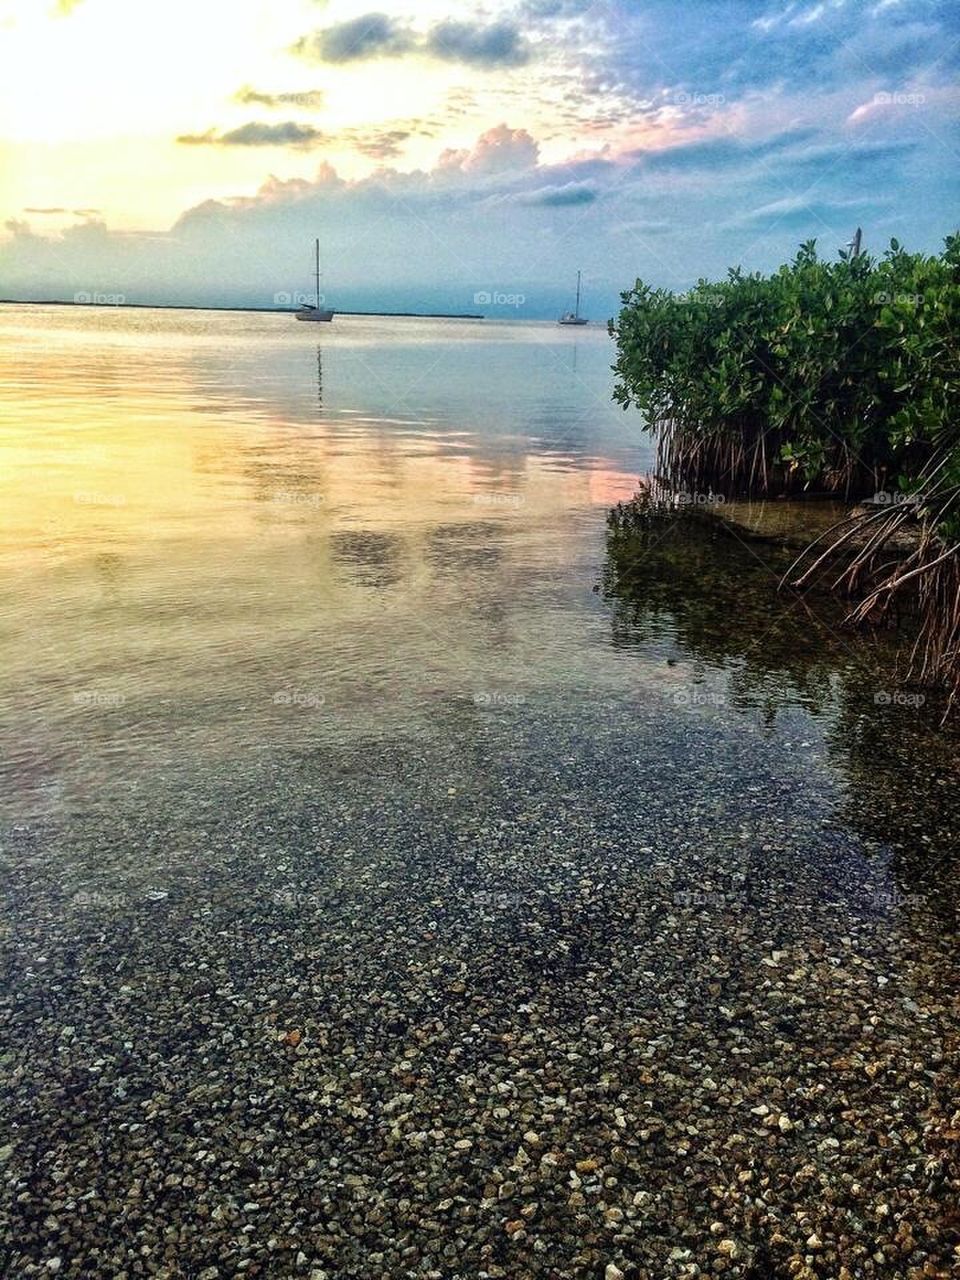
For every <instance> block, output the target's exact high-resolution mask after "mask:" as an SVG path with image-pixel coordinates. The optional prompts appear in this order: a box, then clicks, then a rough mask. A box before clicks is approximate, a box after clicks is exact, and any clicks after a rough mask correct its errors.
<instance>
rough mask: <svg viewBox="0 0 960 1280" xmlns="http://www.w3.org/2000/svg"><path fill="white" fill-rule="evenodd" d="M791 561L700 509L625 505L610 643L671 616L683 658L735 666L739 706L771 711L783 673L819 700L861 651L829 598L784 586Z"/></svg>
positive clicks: (624, 641) (646, 637) (813, 703)
mask: <svg viewBox="0 0 960 1280" xmlns="http://www.w3.org/2000/svg"><path fill="white" fill-rule="evenodd" d="M787 563H789V553H786V552H784V551H782V550H781V549H780V548H777V547H771V546H767V545H764V546H761V547H753V546H748V545H747V544H746V543H744V542H743V541H741V540H740V539H739V538H738V537H736V536H735V535H734V534H733V533H732V532H730V531H729V530H728V529H726V528H725V526H723V525H722V524H721V523H720V522H719V521H717V520H715V519H713V518H712V517H710V516H708V515H705V514H702V513H700V512H697V511H694V510H679V511H678V510H671V509H665V508H662V507H659V506H656V505H651V506H647V507H637V506H635V505H630V506H627V507H618V508H616V509H615V510H614V512H612V513H611V516H610V521H609V529H608V534H607V560H606V566H605V570H604V576H603V584H602V591H603V595H604V597H605V598H606V599H607V600H608V601H609V602H610V603H611V605H612V607H613V642H614V644H615V645H619V646H623V647H630V646H635V645H645V644H649V643H651V642H652V641H654V640H655V639H656V638H658V637H660V636H662V634H663V630H664V622H665V621H667V622H669V626H670V630H671V631H672V632H673V635H674V637H675V645H676V648H677V649H678V650H679V651H680V653H681V654H682V655H683V656H684V657H685V658H691V659H694V660H696V661H698V662H702V663H704V664H706V665H708V666H711V667H720V668H723V669H724V670H726V671H727V672H728V677H729V685H730V697H731V701H732V702H733V703H734V705H747V704H753V705H756V704H758V703H759V704H760V705H762V706H764V707H765V708H766V710H767V713H768V715H769V716H770V718H772V717H773V715H774V713H775V710H776V707H777V706H778V705H780V704H782V702H783V687H782V682H783V681H786V682H787V683H788V686H789V688H790V689H791V690H792V693H793V696H794V697H795V698H796V699H797V700H800V701H802V702H803V703H804V705H806V706H808V707H810V708H812V709H818V708H820V707H822V706H823V705H825V704H826V703H828V702H829V701H830V700H831V698H832V696H833V677H834V675H835V673H836V672H837V670H838V669H839V668H841V667H842V666H844V665H849V664H850V663H851V662H853V661H854V656H853V654H852V651H851V647H850V643H849V638H848V637H844V636H843V635H842V633H841V632H840V621H841V618H842V610H841V609H839V608H838V607H837V606H836V604H835V603H834V602H833V601H832V600H831V599H829V598H823V599H821V598H818V597H813V596H810V595H808V596H800V595H789V596H788V595H784V594H780V593H778V591H777V585H778V582H779V579H780V575H781V573H782V572H783V570H784V568H786V565H787ZM773 677H776V680H774V679H773Z"/></svg>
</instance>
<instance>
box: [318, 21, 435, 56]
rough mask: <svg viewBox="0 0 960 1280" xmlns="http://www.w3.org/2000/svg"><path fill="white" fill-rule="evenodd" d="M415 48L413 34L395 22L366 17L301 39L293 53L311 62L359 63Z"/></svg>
mask: <svg viewBox="0 0 960 1280" xmlns="http://www.w3.org/2000/svg"><path fill="white" fill-rule="evenodd" d="M415 45H416V40H415V38H414V36H413V33H412V32H411V31H410V29H409V28H408V27H405V26H403V25H402V24H401V23H399V22H398V21H397V20H396V19H395V18H391V17H389V16H388V15H387V14H385V13H365V14H362V15H361V16H360V17H359V18H351V19H349V21H347V22H338V23H336V24H334V25H333V26H331V27H325V28H324V29H323V30H322V31H315V32H313V33H312V34H311V35H308V36H303V37H301V39H299V40H298V41H297V42H296V44H295V45H294V46H293V52H294V53H297V54H299V55H300V57H302V58H307V59H308V60H310V61H314V62H360V61H362V60H364V59H367V58H383V57H392V56H395V55H397V54H401V53H406V52H408V51H409V50H410V49H413V48H414V47H415Z"/></svg>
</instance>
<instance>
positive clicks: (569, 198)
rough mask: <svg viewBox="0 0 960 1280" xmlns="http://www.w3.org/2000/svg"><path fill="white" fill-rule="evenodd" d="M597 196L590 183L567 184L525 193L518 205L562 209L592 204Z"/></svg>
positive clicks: (594, 188)
mask: <svg viewBox="0 0 960 1280" xmlns="http://www.w3.org/2000/svg"><path fill="white" fill-rule="evenodd" d="M598 195H599V192H598V191H597V189H596V187H594V186H592V185H591V184H590V183H586V182H567V183H565V184H564V185H563V186H559V187H540V188H539V189H538V190H536V191H528V192H525V193H524V195H523V196H522V197H521V198H520V203H521V204H529V205H541V206H544V207H546V208H557V209H562V208H564V207H565V206H567V205H578V204H593V202H594V200H596V199H597V198H598Z"/></svg>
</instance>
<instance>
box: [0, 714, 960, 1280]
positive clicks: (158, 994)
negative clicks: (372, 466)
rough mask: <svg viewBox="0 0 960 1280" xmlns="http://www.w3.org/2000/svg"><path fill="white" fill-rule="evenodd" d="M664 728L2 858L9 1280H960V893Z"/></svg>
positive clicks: (603, 723)
mask: <svg viewBox="0 0 960 1280" xmlns="http://www.w3.org/2000/svg"><path fill="white" fill-rule="evenodd" d="M657 714H659V712H658V711H657V710H656V709H655V708H651V709H644V708H640V709H639V710H638V709H636V708H631V709H629V713H628V710H627V709H626V708H624V707H622V706H610V707H602V706H601V707H597V706H596V705H594V706H593V707H591V709H590V712H589V715H588V714H587V712H586V711H585V708H584V707H583V706H579V707H578V706H571V705H567V706H566V707H554V708H550V714H549V715H547V714H546V712H545V710H539V709H538V710H536V711H532V710H531V709H530V708H529V707H528V708H527V709H526V711H525V713H524V714H523V715H520V713H519V712H512V711H504V712H502V713H498V714H497V715H495V716H490V717H488V718H487V720H486V722H485V723H484V724H483V725H482V726H481V728H480V730H479V731H478V732H477V733H476V734H475V735H474V736H473V737H472V738H471V739H470V743H469V745H468V744H467V740H466V739H464V740H463V741H462V742H461V744H460V745H461V755H460V756H459V757H455V756H452V755H451V753H450V752H449V751H448V750H441V749H440V744H434V745H431V744H424V743H420V744H416V745H414V744H408V745H407V747H406V748H405V749H404V750H402V751H401V750H386V749H384V748H383V746H382V744H381V745H379V746H377V747H376V752H375V758H376V762H377V767H376V770H375V771H373V770H371V767H370V761H371V751H373V750H374V748H373V746H372V745H371V747H370V748H369V749H368V750H366V751H364V752H357V753H355V754H351V753H345V752H344V753H340V754H339V755H338V756H336V758H332V757H331V758H329V759H319V758H316V757H314V758H310V759H305V760H303V761H301V762H300V763H299V765H298V766H297V767H294V766H293V765H292V764H290V763H289V762H288V763H287V764H285V765H284V766H283V768H282V769H281V768H279V767H276V768H274V769H273V770H272V771H271V770H268V771H266V772H264V773H263V774H261V775H260V776H257V777H253V776H251V777H247V778H244V779H240V780H238V779H236V778H234V779H231V780H230V781H229V782H227V781H225V780H224V781H222V783H221V785H220V789H219V790H218V791H217V790H215V789H211V787H210V786H209V785H207V786H206V787H205V788H204V789H203V790H202V791H198V792H197V793H196V794H192V793H190V792H189V791H184V792H182V793H181V794H180V795H179V797H178V799H177V798H175V797H174V795H173V794H171V795H169V796H166V797H164V796H161V795H159V794H154V795H153V796H152V798H151V800H150V803H149V804H147V803H146V802H143V803H142V804H141V805H139V806H137V805H134V804H133V803H132V802H131V803H130V804H129V805H128V806H127V810H126V811H125V812H124V813H122V814H120V813H118V812H117V811H116V810H115V809H112V808H111V807H110V806H103V807H101V808H99V809H94V810H91V811H90V812H89V813H87V814H85V815H77V816H74V817H72V818H71V820H70V821H69V822H64V821H61V820H59V819H58V818H57V817H56V816H55V815H54V816H52V817H49V818H48V819H47V820H45V821H34V822H26V823H12V824H10V825H9V826H8V827H7V828H6V829H5V838H4V842H3V864H4V866H3V870H4V879H5V882H6V884H7V886H8V907H7V911H6V913H5V928H4V951H5V961H6V972H7V981H6V983H5V985H4V989H3V997H2V1005H0V1017H2V1025H3V1028H4V1040H5V1043H6V1049H5V1052H4V1057H3V1067H4V1081H5V1083H4V1091H3V1134H4V1137H3V1142H2V1145H0V1162H2V1167H0V1185H2V1193H3V1208H2V1218H0V1234H2V1253H0V1259H2V1266H0V1270H2V1272H3V1274H5V1275H10V1276H16V1277H18V1278H19V1277H44V1276H51V1275H60V1276H63V1277H67V1276H70V1277H88V1276H97V1277H116V1278H117V1280H128V1278H129V1280H132V1278H133V1277H140V1276H155V1277H163V1278H165V1280H172V1278H174V1277H178V1278H179V1277H189V1278H190V1280H218V1278H220V1277H233V1276H247V1277H288V1276H294V1277H295V1276H301V1275H302V1276H304V1277H309V1278H311V1280H338V1278H339V1277H357V1278H361V1277H362V1278H363V1280H388V1278H389V1280H397V1278H398V1277H416V1278H420V1277H423V1278H424V1280H426V1278H430V1280H455V1278H459V1277H463V1278H466V1277H470V1278H471V1280H472V1278H473V1277H484V1278H486V1277H490V1278H494V1277H502V1278H504V1280H507V1278H509V1280H516V1278H518V1277H544V1278H552V1280H561V1277H562V1278H564V1280H565V1278H566V1277H597V1278H601V1277H604V1278H605V1280H620V1278H621V1277H628V1278H629V1280H661V1278H663V1277H694V1276H714V1275H723V1276H727V1277H730V1278H731V1280H732V1278H733V1277H753V1278H755V1280H768V1278H770V1280H774V1278H776V1277H792V1278H794V1280H828V1278H829V1280H854V1278H856V1280H859V1278H860V1277H874V1276H876V1277H897V1278H898V1280H899V1278H901V1277H902V1278H903V1280H921V1278H928V1277H947V1276H949V1275H953V1274H955V1268H956V1266H957V1262H958V1257H960V1255H958V1252H957V1246H958V1244H960V1231H958V1226H960V1219H958V1215H957V1210H956V1205H957V1203H958V1201H957V1190H958V1165H957V1159H956V1153H957V1148H958V1141H960V1113H958V1102H957V1098H958V1087H957V1086H958V1065H960V1064H958V1060H957V1030H958V1026H960V1018H958V1013H957V1008H958V1006H957V996H958V982H957V977H958V966H957V957H956V954H955V944H954V942H953V940H952V938H951V937H950V936H949V932H948V931H947V930H946V929H945V927H944V921H945V920H952V919H953V918H954V917H953V916H952V912H953V910H954V906H955V904H954V902H953V897H952V895H953V893H954V890H953V889H952V888H951V887H950V885H949V884H948V885H947V887H944V884H943V878H942V877H941V876H940V875H936V876H931V878H930V879H929V880H926V881H925V880H923V879H922V877H921V878H920V879H914V880H913V881H911V880H910V879H909V877H906V878H905V867H906V864H904V865H903V866H901V867H900V869H899V870H897V867H896V866H895V864H894V863H891V857H890V855H891V848H890V847H887V846H884V845H883V844H881V842H879V841H877V840H873V839H870V838H869V837H867V836H864V835H857V834H855V833H854V832H852V831H851V830H850V828H849V826H848V825H846V824H844V823H842V822H839V821H838V820H837V811H836V804H837V800H838V794H837V791H836V784H835V780H833V781H831V778H830V775H829V771H828V770H827V769H825V768H824V767H823V766H822V765H821V764H819V763H817V760H818V757H817V755H816V752H815V751H814V750H813V748H814V746H815V744H813V743H811V742H809V741H804V740H798V739H795V738H794V737H792V736H791V733H792V731H791V726H790V723H789V719H788V721H787V723H786V724H785V725H784V726H783V728H782V729H780V730H778V732H777V733H776V734H774V735H771V734H770V733H769V732H768V731H766V730H764V728H763V727H762V725H759V724H752V723H748V722H744V724H743V728H742V731H741V732H740V733H739V734H738V735H736V736H731V735H729V734H728V733H726V732H725V731H724V729H723V725H722V723H721V721H720V719H718V718H717V717H716V716H714V715H712V714H703V713H700V712H697V713H681V714H678V715H676V716H674V717H673V718H672V719H671V721H670V722H669V723H668V724H666V725H665V726H664V728H663V730H662V732H661V733H660V736H659V738H658V737H657V736H656V735H655V734H652V733H651V732H650V728H651V724H652V722H653V717H654V716H655V715H657ZM588 720H589V722H588ZM638 725H639V728H640V729H641V730H642V732H637V729H638ZM548 732H549V734H550V737H549V739H546V738H545V736H544V735H545V734H546V733H548ZM547 741H549V747H546V746H545V745H544V744H545V742H547ZM748 777H749V778H750V779H751V780H750V782H749V784H744V779H745V778H748ZM177 802H178V803H179V810H174V809H173V808H171V807H170V806H172V805H174V804H175V803H177ZM174 811H176V812H177V820H176V822H175V823H172V822H171V821H170V818H169V815H170V813H171V812H174ZM894 853H896V846H894ZM897 856H899V855H897ZM902 856H903V857H904V858H905V857H906V856H907V855H906V852H904V854H903V855H902ZM941 870H943V867H942V865H941Z"/></svg>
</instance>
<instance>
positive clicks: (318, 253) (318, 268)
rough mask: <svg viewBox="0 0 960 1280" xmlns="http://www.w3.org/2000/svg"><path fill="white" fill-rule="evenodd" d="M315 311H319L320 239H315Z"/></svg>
mask: <svg viewBox="0 0 960 1280" xmlns="http://www.w3.org/2000/svg"><path fill="white" fill-rule="evenodd" d="M316 248H317V310H318V311H319V310H320V238H319V236H318V237H317V241H316Z"/></svg>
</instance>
